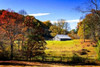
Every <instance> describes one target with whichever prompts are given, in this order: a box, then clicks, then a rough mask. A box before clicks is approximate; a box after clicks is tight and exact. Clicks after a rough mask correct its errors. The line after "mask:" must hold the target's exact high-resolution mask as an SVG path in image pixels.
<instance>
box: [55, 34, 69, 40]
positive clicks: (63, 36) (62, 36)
mask: <svg viewBox="0 0 100 67" xmlns="http://www.w3.org/2000/svg"><path fill="white" fill-rule="evenodd" d="M56 37H59V38H67V39H71V38H70V37H69V36H68V35H56Z"/></svg>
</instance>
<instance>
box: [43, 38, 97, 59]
mask: <svg viewBox="0 0 100 67" xmlns="http://www.w3.org/2000/svg"><path fill="white" fill-rule="evenodd" d="M46 42H47V45H46V47H47V49H46V50H45V53H46V54H47V55H49V56H65V57H72V56H73V54H74V53H76V54H78V55H79V56H81V57H87V56H88V57H92V58H93V59H97V53H96V49H95V47H93V43H90V42H89V41H88V40H87V41H86V42H83V41H82V40H79V39H77V40H69V41H46ZM82 50H85V52H86V53H87V54H83V55H81V54H80V53H82Z"/></svg>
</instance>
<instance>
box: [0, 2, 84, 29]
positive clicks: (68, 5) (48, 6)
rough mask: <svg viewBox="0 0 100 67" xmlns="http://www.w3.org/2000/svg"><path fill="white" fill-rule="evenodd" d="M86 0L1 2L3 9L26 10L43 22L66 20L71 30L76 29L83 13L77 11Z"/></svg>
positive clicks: (0, 7) (0, 5)
mask: <svg viewBox="0 0 100 67" xmlns="http://www.w3.org/2000/svg"><path fill="white" fill-rule="evenodd" d="M85 1H86V0H0V10H1V9H8V8H10V9H12V10H14V11H15V12H18V11H19V10H22V9H24V10H25V11H26V12H27V13H28V14H29V15H34V16H35V17H36V18H37V19H39V20H41V21H46V20H50V21H52V23H53V21H57V20H58V19H65V20H66V21H67V22H69V25H70V27H71V29H75V28H76V26H77V22H78V20H79V18H80V17H81V16H82V13H81V12H78V11H77V10H75V8H76V7H77V6H81V5H82V3H83V2H85Z"/></svg>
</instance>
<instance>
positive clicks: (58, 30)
mask: <svg viewBox="0 0 100 67" xmlns="http://www.w3.org/2000/svg"><path fill="white" fill-rule="evenodd" d="M68 29H69V25H68V23H67V22H66V21H65V20H64V19H60V20H58V22H56V23H55V24H54V25H52V26H51V27H50V31H51V35H52V36H53V37H54V36H56V35H57V34H67V33H68Z"/></svg>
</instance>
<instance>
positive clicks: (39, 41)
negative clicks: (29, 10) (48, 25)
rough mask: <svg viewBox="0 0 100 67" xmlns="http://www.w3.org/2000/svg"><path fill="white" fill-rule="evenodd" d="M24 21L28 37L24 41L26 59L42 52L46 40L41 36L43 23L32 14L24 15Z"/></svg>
mask: <svg viewBox="0 0 100 67" xmlns="http://www.w3.org/2000/svg"><path fill="white" fill-rule="evenodd" d="M24 23H25V25H26V26H27V27H28V29H27V34H28V35H27V36H28V39H27V43H26V52H27V54H26V55H27V59H28V58H30V59H31V57H34V56H37V55H42V54H44V50H45V44H46V42H45V40H44V38H43V34H44V28H43V23H42V22H41V21H39V20H37V19H35V17H33V16H26V17H25V20H24Z"/></svg>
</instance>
